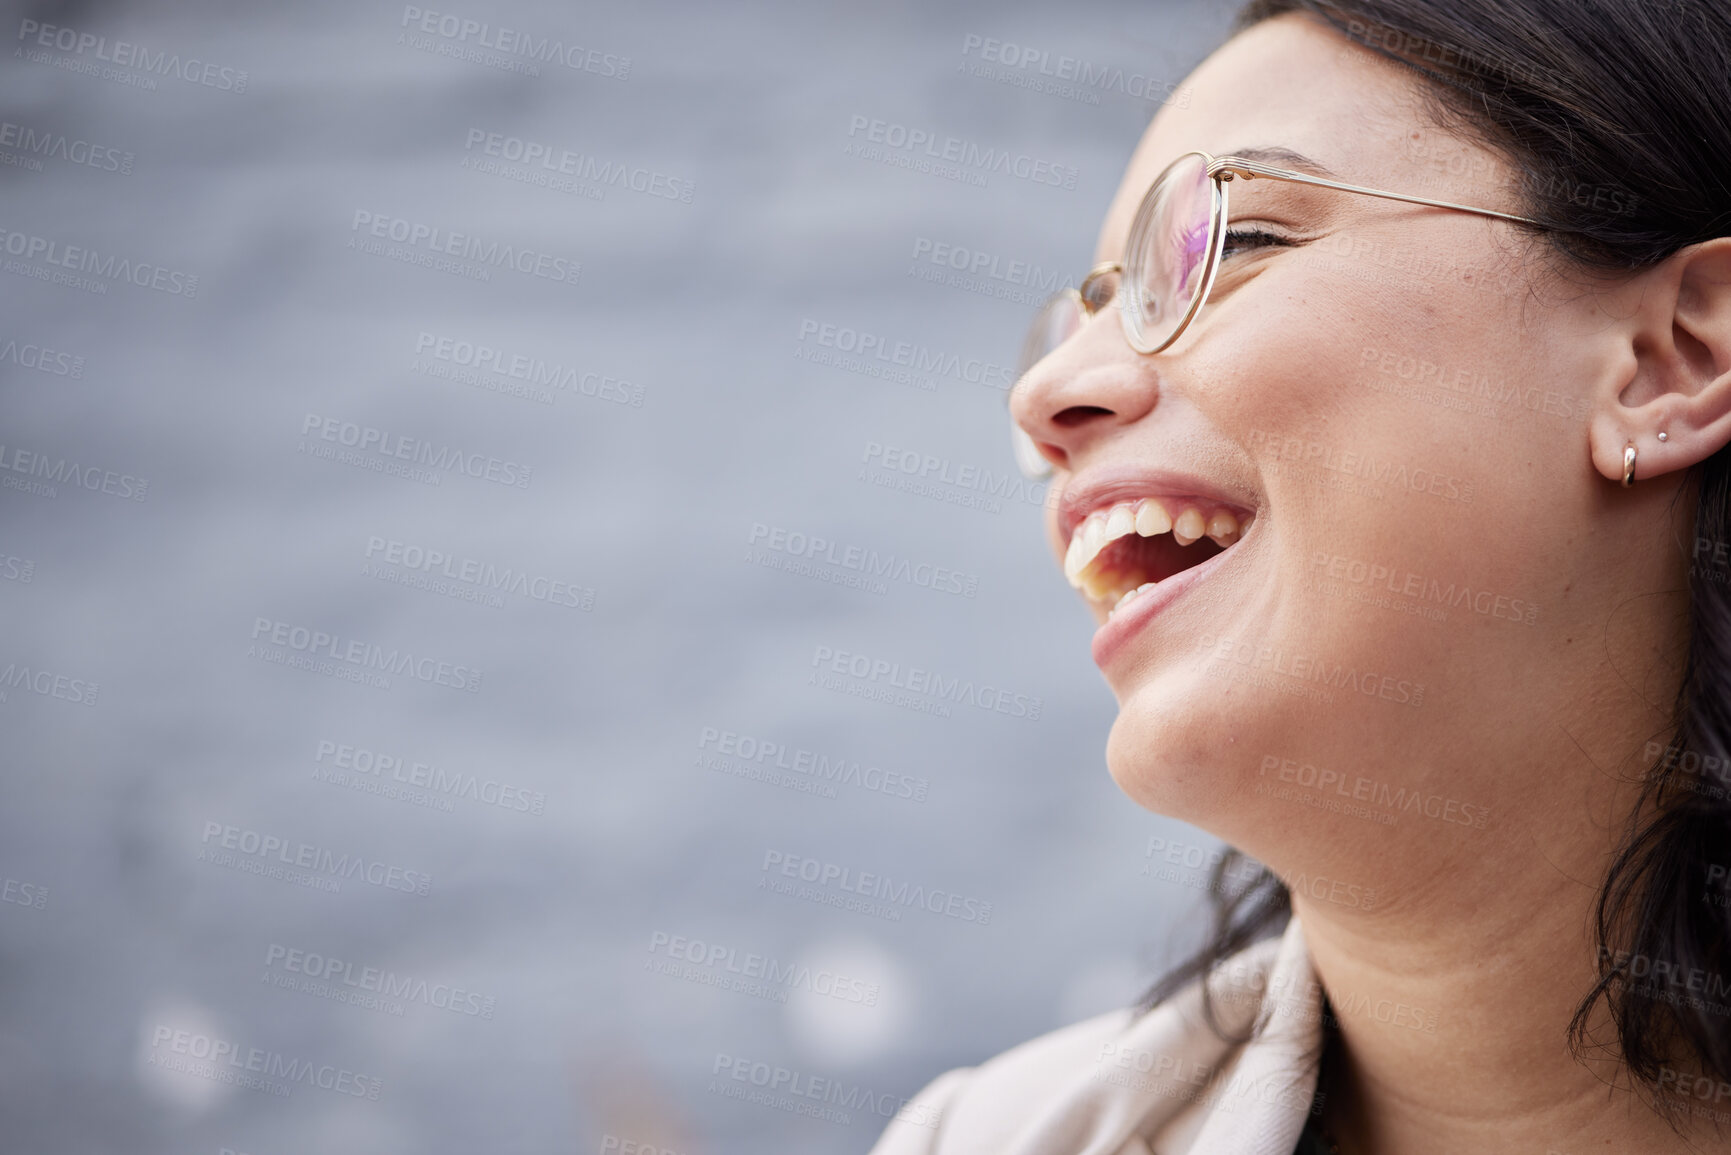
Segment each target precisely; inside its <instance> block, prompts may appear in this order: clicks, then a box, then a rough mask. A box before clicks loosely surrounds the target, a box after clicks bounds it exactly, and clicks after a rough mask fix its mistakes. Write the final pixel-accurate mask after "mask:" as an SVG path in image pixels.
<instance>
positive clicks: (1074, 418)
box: [1052, 405, 1112, 429]
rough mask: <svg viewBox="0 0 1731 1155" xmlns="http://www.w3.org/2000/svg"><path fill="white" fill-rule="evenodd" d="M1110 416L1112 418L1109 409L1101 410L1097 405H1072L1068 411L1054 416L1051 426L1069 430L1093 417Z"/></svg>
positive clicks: (1061, 411) (1065, 410)
mask: <svg viewBox="0 0 1731 1155" xmlns="http://www.w3.org/2000/svg"><path fill="white" fill-rule="evenodd" d="M1110 416H1112V411H1111V410H1110V409H1103V408H1101V407H1100V406H1098V405H1072V406H1070V407H1069V408H1068V409H1064V410H1060V411H1059V412H1058V413H1056V414H1054V415H1053V417H1052V424H1053V425H1056V426H1058V427H1059V428H1061V429H1071V428H1074V427H1075V426H1077V425H1080V424H1082V423H1083V422H1085V421H1089V420H1092V419H1093V418H1095V417H1110Z"/></svg>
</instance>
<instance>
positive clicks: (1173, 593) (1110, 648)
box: [1092, 546, 1238, 671]
mask: <svg viewBox="0 0 1731 1155" xmlns="http://www.w3.org/2000/svg"><path fill="white" fill-rule="evenodd" d="M1237 548H1238V547H1237V546H1234V547H1233V548H1232V549H1228V550H1224V551H1222V552H1220V553H1217V554H1215V555H1214V556H1213V557H1211V558H1209V559H1208V560H1207V561H1205V562H1203V563H1201V564H1200V565H1193V566H1191V567H1190V568H1189V569H1187V570H1185V571H1183V572H1182V573H1175V574H1173V575H1172V576H1171V577H1169V578H1167V579H1166V580H1165V581H1163V582H1161V583H1160V584H1159V585H1157V586H1155V587H1154V588H1153V589H1151V590H1149V591H1148V592H1147V593H1145V594H1137V595H1136V597H1135V599H1134V600H1133V601H1131V603H1130V608H1129V609H1127V610H1119V611H1118V612H1117V613H1115V614H1113V615H1112V616H1111V617H1110V618H1108V619H1106V624H1105V625H1103V626H1101V627H1100V628H1099V629H1098V630H1095V631H1094V644H1093V646H1092V650H1093V654H1094V664H1095V665H1096V666H1099V667H1100V669H1101V670H1102V671H1104V670H1105V669H1106V667H1107V666H1108V665H1109V664H1110V663H1111V662H1112V660H1113V659H1114V658H1116V657H1117V656H1118V654H1119V652H1120V651H1122V650H1123V649H1124V647H1125V646H1127V645H1129V644H1130V640H1131V639H1132V638H1134V637H1135V636H1136V635H1137V634H1138V633H1140V632H1141V630H1142V627H1144V626H1146V625H1147V624H1148V623H1149V622H1151V621H1153V620H1154V617H1155V615H1156V614H1158V613H1159V612H1160V611H1161V610H1163V609H1165V608H1166V607H1167V606H1169V605H1171V604H1172V602H1173V600H1174V599H1176V598H1177V597H1178V596H1179V595H1181V594H1182V593H1183V592H1184V591H1185V590H1187V589H1189V588H1190V587H1191V586H1193V585H1195V584H1196V583H1197V582H1199V581H1202V580H1203V579H1204V578H1206V577H1207V576H1208V575H1209V574H1211V573H1213V572H1214V570H1215V568H1216V567H1218V566H1219V564H1220V562H1221V561H1222V560H1223V559H1225V558H1226V557H1228V556H1229V555H1231V554H1232V553H1234V552H1236V551H1237Z"/></svg>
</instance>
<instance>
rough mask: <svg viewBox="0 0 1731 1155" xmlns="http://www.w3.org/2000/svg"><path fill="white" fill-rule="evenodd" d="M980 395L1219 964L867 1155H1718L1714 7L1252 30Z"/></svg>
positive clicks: (1729, 197)
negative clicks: (1085, 614)
mask: <svg viewBox="0 0 1731 1155" xmlns="http://www.w3.org/2000/svg"><path fill="white" fill-rule="evenodd" d="M1187 83H1188V87H1189V93H1190V100H1189V101H1188V102H1187V104H1186V105H1185V107H1183V108H1179V107H1177V106H1168V107H1166V108H1165V109H1163V110H1162V111H1161V112H1160V114H1159V115H1158V116H1157V117H1156V118H1155V120H1154V122H1153V124H1152V125H1151V126H1150V128H1149V129H1148V132H1147V134H1146V135H1145V136H1144V138H1143V140H1142V142H1141V145H1140V147H1139V148H1138V149H1137V150H1136V153H1135V155H1134V157H1133V158H1132V159H1131V161H1130V165H1129V170H1128V173H1127V174H1126V176H1125V178H1124V181H1123V184H1122V185H1121V186H1120V188H1119V190H1118V194H1117V197H1116V199H1115V200H1114V201H1113V204H1112V207H1111V209H1110V211H1109V212H1108V213H1107V215H1106V219H1105V222H1104V225H1103V227H1102V230H1101V233H1100V241H1099V248H1098V251H1097V253H1096V260H1097V262H1098V264H1097V266H1096V268H1095V270H1094V272H1093V273H1092V274H1091V275H1090V276H1089V278H1088V279H1087V280H1086V281H1085V282H1084V283H1083V286H1082V289H1081V290H1080V291H1079V292H1077V293H1074V294H1070V295H1068V296H1067V297H1066V298H1063V299H1061V300H1059V301H1057V302H1055V303H1054V304H1053V305H1052V306H1050V307H1049V308H1048V309H1047V311H1046V312H1045V313H1043V314H1042V316H1041V319H1040V323H1039V325H1038V326H1037V328H1036V332H1035V334H1034V335H1033V336H1032V337H1031V338H1030V347H1031V351H1032V354H1033V357H1032V358H1031V368H1029V369H1028V371H1027V372H1026V374H1025V376H1024V377H1023V379H1022V380H1021V381H1020V383H1019V384H1018V385H1017V387H1016V389H1015V391H1014V393H1013V395H1012V402H1011V409H1012V414H1013V417H1014V421H1015V424H1016V426H1017V430H1018V433H1019V435H1021V436H1022V437H1023V442H1022V446H1021V449H1022V452H1023V455H1024V456H1025V457H1027V458H1029V459H1030V460H1032V461H1035V462H1038V463H1041V464H1043V465H1044V466H1046V467H1048V468H1050V469H1051V470H1053V471H1054V473H1055V477H1054V482H1053V484H1054V488H1055V489H1057V490H1060V491H1061V492H1062V495H1063V497H1062V501H1061V503H1059V504H1058V507H1057V509H1056V510H1055V512H1054V515H1053V517H1052V519H1051V523H1050V525H1049V530H1050V535H1051V539H1052V545H1053V547H1054V549H1055V550H1056V552H1057V555H1058V557H1059V558H1060V559H1061V562H1062V565H1063V567H1064V570H1065V572H1066V575H1067V576H1068V577H1069V578H1070V581H1071V583H1072V584H1073V585H1075V586H1076V588H1077V589H1078V591H1079V592H1080V593H1081V595H1082V596H1083V598H1084V599H1085V600H1086V602H1087V604H1088V605H1089V607H1090V608H1091V609H1092V611H1093V613H1094V616H1095V617H1096V618H1097V619H1098V621H1099V622H1100V623H1101V624H1100V627H1099V630H1098V632H1097V633H1096V634H1095V635H1094V640H1093V654H1094V659H1095V661H1096V662H1097V663H1098V664H1099V666H1100V668H1101V670H1102V672H1103V673H1104V675H1105V678H1106V680H1107V682H1108V683H1109V684H1110V686H1111V688H1112V690H1113V692H1114V694H1115V695H1116V697H1117V699H1118V704H1119V714H1118V719H1117V722H1116V724H1115V725H1114V727H1113V730H1112V733H1111V737H1110V740H1109V742H1108V746H1107V760H1108V764H1109V766H1110V768H1111V773H1112V776H1113V778H1114V780H1115V781H1116V782H1117V783H1118V785H1119V786H1120V787H1121V788H1122V789H1123V790H1124V792H1125V793H1127V794H1128V795H1129V796H1130V797H1131V798H1132V799H1134V800H1135V801H1136V802H1138V803H1140V804H1141V805H1143V806H1145V807H1147V808H1148V809H1150V810H1153V811H1156V812H1158V813H1161V814H1165V815H1171V816H1173V817H1176V818H1179V819H1183V820H1185V821H1187V822H1192V823H1194V824H1196V825H1197V826H1200V827H1202V828H1204V829H1206V830H1208V831H1210V832H1212V833H1213V834H1216V835H1218V836H1219V837H1220V838H1222V839H1224V840H1225V841H1226V842H1227V843H1229V844H1230V845H1232V846H1234V847H1236V848H1238V851H1241V852H1242V854H1240V853H1238V852H1234V854H1233V855H1231V856H1229V857H1228V859H1227V860H1226V861H1225V862H1224V863H1222V864H1221V868H1220V869H1219V870H1218V871H1217V872H1216V878H1215V884H1216V890H1215V892H1214V894H1215V897H1216V908H1217V909H1216V925H1215V928H1214V934H1213V937H1212V940H1211V943H1210V945H1209V947H1208V948H1207V949H1206V950H1205V951H1204V952H1203V953H1202V954H1201V955H1200V956H1199V957H1198V958H1196V959H1195V960H1193V961H1192V962H1190V963H1189V964H1188V965H1187V966H1185V967H1183V968H1180V969H1179V970H1178V971H1177V972H1175V973H1174V974H1172V975H1170V976H1168V978H1167V979H1165V980H1164V981H1162V982H1161V983H1160V984H1158V985H1157V986H1156V987H1155V988H1154V990H1153V991H1151V992H1150V993H1149V995H1148V996H1147V998H1146V999H1145V1000H1144V1001H1143V1002H1142V1003H1141V1004H1139V1005H1138V1006H1136V1007H1133V1008H1126V1009H1124V1010H1122V1011H1117V1012H1113V1013H1111V1014H1107V1015H1103V1016H1100V1017H1099V1018H1095V1019H1091V1020H1089V1021H1086V1022H1083V1023H1079V1024H1076V1025H1074V1026H1071V1027H1067V1028H1065V1029H1062V1030H1059V1031H1056V1032H1054V1033H1052V1034H1050V1035H1046V1036H1044V1037H1042V1038H1039V1039H1035V1040H1033V1041H1032V1042H1029V1043H1025V1044H1023V1045H1022V1046H1019V1047H1016V1048H1014V1049H1013V1050H1010V1051H1008V1052H1005V1053H1004V1054H1002V1055H999V1056H997V1057H996V1058H993V1059H991V1060H990V1061H988V1062H985V1063H983V1064H982V1065H980V1066H978V1067H975V1068H968V1069H962V1070H956V1071H951V1072H949V1073H947V1074H944V1075H942V1076H940V1077H939V1078H937V1079H936V1080H934V1081H933V1082H932V1083H931V1084H930V1085H929V1086H928V1087H927V1088H926V1089H925V1090H924V1091H922V1092H921V1093H920V1095H919V1097H918V1098H917V1099H916V1100H915V1101H914V1102H913V1103H912V1104H910V1105H909V1106H908V1108H907V1109H905V1110H904V1111H903V1112H901V1116H900V1117H899V1118H898V1119H897V1120H896V1121H894V1122H893V1123H892V1124H891V1125H890V1126H889V1128H888V1129H887V1130H886V1131H885V1133H884V1135H883V1137H882V1139H881V1140H880V1141H879V1143H878V1145H877V1147H876V1148H875V1151H876V1153H877V1155H916V1153H932V1155H1077V1153H1084V1152H1085V1153H1087V1155H1114V1153H1117V1155H1147V1153H1153V1155H1185V1153H1191V1155H1291V1153H1292V1152H1295V1151H1297V1152H1304V1153H1310V1152H1328V1151H1335V1152H1342V1153H1346V1155H1366V1153H1371V1152H1376V1153H1396V1155H1460V1153H1462V1152H1475V1153H1479V1152H1493V1153H1494V1152H1522V1153H1530V1155H1541V1153H1547V1152H1549V1153H1561V1155H1584V1153H1587V1152H1616V1153H1618V1155H1622V1153H1627V1152H1643V1153H1645V1152H1672V1151H1677V1152H1682V1151H1703V1150H1708V1151H1721V1150H1731V1138H1728V1137H1731V1128H1726V1127H1723V1126H1722V1123H1727V1122H1731V1017H1728V1016H1731V914H1728V909H1727V908H1728V905H1731V889H1728V887H1727V882H1728V881H1731V875H1728V869H1731V789H1728V780H1731V772H1728V771H1727V770H1726V767H1727V766H1728V765H1731V549H1728V545H1731V453H1728V451H1727V450H1726V448H1725V447H1726V445H1727V442H1728V441H1731V9H1728V7H1727V5H1726V2H1725V0H1255V2H1253V3H1252V4H1251V5H1250V7H1249V8H1248V9H1246V10H1245V12H1244V13H1243V15H1242V18H1241V23H1240V27H1239V29H1238V30H1237V32H1236V34H1235V35H1234V36H1233V37H1232V39H1230V40H1229V41H1228V42H1227V43H1226V44H1225V45H1224V46H1223V47H1222V48H1220V49H1219V50H1218V51H1217V52H1215V53H1214V54H1213V55H1212V56H1211V57H1210V58H1209V59H1208V60H1207V61H1205V62H1204V63H1203V64H1202V65H1201V66H1200V67H1199V68H1198V69H1197V71H1196V72H1195V73H1194V74H1193V75H1192V76H1191V77H1190V78H1189V80H1188V82H1187Z"/></svg>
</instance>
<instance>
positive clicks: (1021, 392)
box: [1010, 306, 1160, 470]
mask: <svg viewBox="0 0 1731 1155" xmlns="http://www.w3.org/2000/svg"><path fill="white" fill-rule="evenodd" d="M1158 360H1159V358H1158V357H1150V356H1144V355H1143V354H1140V353H1138V352H1136V350H1134V349H1132V348H1131V347H1130V344H1129V342H1127V341H1126V340H1124V331H1123V329H1122V328H1120V326H1119V320H1118V310H1117V308H1116V307H1115V306H1109V307H1107V308H1104V309H1101V310H1100V311H1099V312H1097V313H1095V314H1094V315H1093V316H1092V317H1090V318H1089V319H1088V321H1087V323H1086V324H1084V325H1083V326H1082V328H1081V329H1079V330H1078V331H1077V332H1076V333H1075V334H1074V335H1072V336H1071V337H1070V339H1069V340H1067V341H1065V342H1064V343H1063V344H1062V345H1060V346H1058V348H1056V349H1054V350H1053V351H1052V352H1051V353H1050V354H1048V355H1047V356H1046V357H1045V358H1044V359H1043V360H1041V361H1040V362H1039V363H1038V364H1036V365H1035V366H1034V367H1033V368H1031V369H1029V370H1028V372H1027V373H1026V374H1025V375H1024V376H1023V377H1022V379H1021V380H1020V381H1018V382H1017V383H1016V387H1015V389H1014V390H1013V391H1012V392H1011V393H1010V419H1011V420H1013V421H1014V422H1016V424H1017V425H1020V426H1021V427H1022V429H1023V430H1024V431H1026V432H1027V434H1028V436H1029V437H1031V438H1033V441H1034V445H1035V447H1036V448H1038V449H1039V451H1040V454H1041V456H1043V457H1045V458H1046V460H1047V461H1050V462H1051V463H1052V464H1053V465H1054V466H1056V467H1057V468H1059V469H1063V470H1074V469H1075V468H1076V467H1077V463H1078V460H1079V459H1080V458H1083V457H1085V456H1086V455H1087V453H1088V452H1089V450H1090V449H1092V448H1094V447H1096V446H1098V445H1099V444H1100V443H1102V442H1104V441H1106V440H1109V439H1110V438H1111V437H1112V436H1113V435H1114V434H1116V433H1118V432H1120V431H1121V430H1123V429H1124V428H1126V427H1128V426H1131V425H1134V424H1135V423H1136V422H1137V421H1140V420H1141V419H1142V418H1143V417H1146V416H1147V415H1148V414H1149V413H1150V412H1152V411H1153V409H1154V406H1155V404H1156V402H1157V401H1158V399H1159V395H1160V387H1159V371H1158V364H1157V363H1158Z"/></svg>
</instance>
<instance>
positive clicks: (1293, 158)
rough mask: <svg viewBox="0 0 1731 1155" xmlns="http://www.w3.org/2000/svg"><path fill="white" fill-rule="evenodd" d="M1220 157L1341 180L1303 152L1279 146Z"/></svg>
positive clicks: (1230, 152) (1230, 151)
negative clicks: (1242, 159) (1230, 157)
mask: <svg viewBox="0 0 1731 1155" xmlns="http://www.w3.org/2000/svg"><path fill="white" fill-rule="evenodd" d="M1220 155H1221V156H1237V157H1243V158H1244V159H1245V160H1254V161H1259V162H1261V163H1262V164H1270V165H1275V166H1276V167H1280V168H1292V169H1297V170H1298V171H1300V172H1306V173H1310V174H1312V175H1315V176H1320V177H1327V178H1328V179H1329V180H1340V179H1341V178H1340V177H1339V176H1338V175H1337V174H1336V173H1335V172H1334V170H1333V169H1331V168H1329V167H1328V166H1327V165H1325V164H1323V163H1322V162H1321V161H1319V160H1315V159H1313V158H1311V157H1308V156H1305V155H1304V154H1303V153H1302V152H1295V151H1293V150H1292V149H1290V148H1282V147H1280V146H1278V145H1268V146H1264V147H1261V148H1233V149H1228V150H1227V151H1225V152H1223V153H1221V154H1220Z"/></svg>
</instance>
